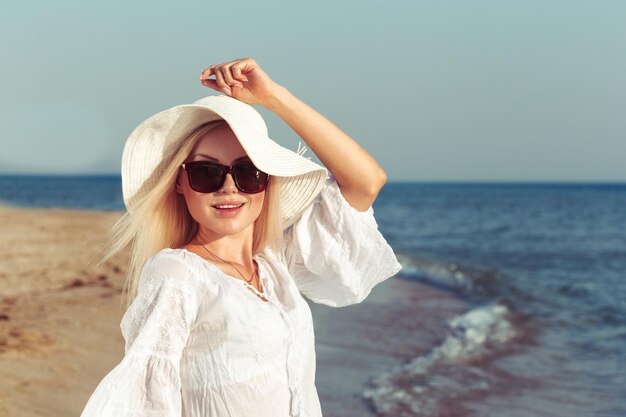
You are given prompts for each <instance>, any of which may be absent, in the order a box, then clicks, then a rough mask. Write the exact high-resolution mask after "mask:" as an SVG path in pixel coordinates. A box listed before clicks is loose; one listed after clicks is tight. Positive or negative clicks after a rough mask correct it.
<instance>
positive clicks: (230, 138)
mask: <svg viewBox="0 0 626 417" xmlns="http://www.w3.org/2000/svg"><path fill="white" fill-rule="evenodd" d="M246 156H247V155H246V152H245V151H244V149H243V147H242V146H241V144H240V143H239V141H238V140H237V137H236V136H235V134H234V133H233V131H232V130H231V129H230V127H228V126H223V125H220V126H218V127H216V128H214V129H213V130H211V131H210V132H207V133H206V134H205V135H204V136H203V137H201V138H200V140H199V141H198V143H197V144H196V146H195V147H194V149H193V150H192V151H191V153H190V154H189V156H188V157H187V158H186V159H185V162H191V161H207V160H210V161H215V162H219V163H221V164H223V165H233V163H234V161H235V160H236V159H238V158H242V157H246ZM176 192H178V193H181V194H183V195H184V196H185V201H186V202H187V208H188V209H189V212H190V214H191V216H192V217H193V218H194V219H195V220H196V221H197V222H198V225H199V227H200V231H199V233H200V234H201V236H203V237H205V238H211V239H215V238H219V237H221V236H224V235H237V234H240V235H241V236H242V237H244V236H246V235H247V234H248V233H250V236H251V235H252V230H253V226H254V221H255V220H256V219H257V218H258V217H259V214H260V213H261V208H262V207H263V200H264V198H265V191H262V192H260V193H257V194H246V193H244V192H242V191H239V189H238V188H237V187H236V186H235V182H234V180H233V177H232V175H231V174H226V181H224V184H223V185H222V188H220V189H219V190H217V191H215V192H213V193H206V194H204V193H199V192H196V191H194V190H193V189H192V188H191V186H190V185H189V178H188V177H187V173H186V172H185V171H183V170H182V169H181V172H180V174H179V177H178V181H177V183H176ZM224 203H233V204H240V203H243V206H242V207H241V208H240V209H239V210H237V211H236V212H234V213H233V212H232V211H231V212H227V211H225V210H220V209H218V208H216V207H215V206H216V205H217V204H224Z"/></svg>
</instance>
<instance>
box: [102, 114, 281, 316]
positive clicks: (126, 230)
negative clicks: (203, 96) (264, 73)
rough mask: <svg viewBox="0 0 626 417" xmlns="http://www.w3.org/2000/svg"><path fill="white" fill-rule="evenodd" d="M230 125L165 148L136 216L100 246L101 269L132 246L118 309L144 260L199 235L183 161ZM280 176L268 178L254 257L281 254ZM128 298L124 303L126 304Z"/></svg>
mask: <svg viewBox="0 0 626 417" xmlns="http://www.w3.org/2000/svg"><path fill="white" fill-rule="evenodd" d="M222 125H226V126H228V124H227V123H226V121H224V120H217V121H212V122H208V123H205V124H203V125H200V126H198V127H197V128H196V129H195V130H194V131H193V132H191V134H189V136H188V137H187V138H186V139H185V140H183V141H182V142H181V144H180V145H179V146H177V147H175V148H173V149H169V150H166V152H165V154H164V156H163V160H162V165H164V168H163V169H162V170H161V172H160V173H159V174H158V178H157V182H156V184H155V185H154V187H152V188H151V189H150V191H149V192H148V193H147V194H146V195H145V196H144V197H142V198H141V200H140V201H139V202H138V203H137V205H136V207H135V209H134V211H133V213H132V214H131V213H129V212H128V211H127V212H126V213H124V215H123V216H122V217H121V218H120V219H119V220H118V221H117V223H115V225H114V226H113V227H112V229H111V230H110V232H109V236H108V238H107V239H106V241H105V243H104V244H103V246H102V248H101V252H102V251H105V255H104V256H103V257H102V258H101V259H100V261H99V262H98V265H101V264H102V263H103V262H105V261H106V260H107V259H109V258H111V257H112V256H113V255H115V254H116V253H117V252H119V251H121V250H123V249H125V248H126V246H127V245H128V244H129V243H130V244H131V252H130V259H129V263H128V269H127V271H128V272H127V276H126V280H125V285H124V289H123V291H122V298H121V300H120V302H121V304H120V307H122V306H124V304H125V308H124V310H126V309H128V307H129V306H130V305H131V304H132V302H133V300H134V299H135V297H136V296H137V287H138V284H139V282H138V281H139V276H140V274H141V270H142V269H143V265H144V264H145V262H146V260H147V259H148V258H150V257H151V256H152V255H154V254H156V253H157V252H158V251H160V250H161V249H164V248H168V247H171V248H179V247H182V246H185V245H186V244H188V243H189V242H190V241H191V240H192V239H193V238H194V237H195V236H196V234H197V233H198V230H199V226H198V223H197V222H196V220H195V219H194V218H193V217H192V216H191V214H190V213H189V210H188V209H187V204H186V202H185V197H184V195H182V194H180V193H178V192H176V190H175V187H176V181H177V179H178V176H179V175H180V173H181V172H182V171H181V168H180V166H181V164H182V163H183V162H184V161H185V159H186V158H187V157H188V155H189V154H190V153H191V151H192V150H193V149H194V147H195V145H196V144H197V142H198V141H199V140H200V138H202V137H203V136H204V135H205V134H206V133H208V132H210V131H211V130H213V129H215V128H216V127H218V126H222ZM280 181H281V178H280V177H275V176H273V175H272V176H270V179H269V184H268V186H267V189H266V190H265V198H264V200H263V207H262V208H261V212H260V214H259V217H258V218H257V219H256V220H255V222H254V227H253V238H252V253H253V255H255V254H257V253H258V252H260V251H261V250H262V249H264V248H265V247H268V248H269V249H271V250H273V251H275V252H279V250H280V246H281V244H282V238H283V232H282V228H281V219H280V201H279V198H280ZM124 299H125V300H126V303H124Z"/></svg>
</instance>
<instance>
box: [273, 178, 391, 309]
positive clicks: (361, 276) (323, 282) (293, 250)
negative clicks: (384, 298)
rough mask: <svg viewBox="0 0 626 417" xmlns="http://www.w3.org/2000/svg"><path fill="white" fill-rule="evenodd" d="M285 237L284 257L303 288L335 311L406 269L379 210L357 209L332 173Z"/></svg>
mask: <svg viewBox="0 0 626 417" xmlns="http://www.w3.org/2000/svg"><path fill="white" fill-rule="evenodd" d="M284 237H285V239H284V242H283V256H284V259H285V262H286V263H287V267H288V270H289V272H290V273H291V275H292V277H293V279H294V281H295V283H296V286H297V287H298V290H299V291H300V292H301V293H302V294H303V295H305V296H306V297H307V298H309V299H310V300H311V301H313V302H316V303H320V304H326V305H328V306H331V307H343V306H347V305H351V304H357V303H360V302H361V301H363V300H364V299H365V298H366V297H367V296H368V295H369V294H370V292H371V290H372V288H373V287H374V286H376V285H377V284H378V283H380V282H382V281H384V280H385V279H387V278H389V277H391V276H393V275H395V274H396V273H397V272H398V271H400V269H401V268H402V266H401V265H400V263H399V262H398V260H397V258H396V255H395V254H394V252H393V249H392V248H391V247H390V246H389V244H388V243H387V241H386V240H385V238H384V237H383V235H382V234H381V233H380V231H379V230H378V224H377V223H376V219H375V218H374V209H373V208H372V207H371V206H370V207H369V208H368V209H367V210H366V211H359V210H357V209H356V208H354V207H352V206H351V205H350V204H349V203H348V201H347V200H346V199H345V198H344V197H343V194H341V191H340V189H339V186H338V185H337V181H336V180H335V177H334V176H332V175H331V176H330V177H329V178H328V179H327V180H326V183H325V184H324V187H323V188H322V191H321V192H320V194H318V195H317V197H316V198H315V200H314V202H313V203H312V204H311V205H310V206H309V207H307V209H306V210H305V211H304V212H303V213H302V216H301V217H300V218H299V219H298V220H297V221H296V222H295V223H294V224H293V225H291V226H290V227H289V228H287V230H286V231H285V236H284Z"/></svg>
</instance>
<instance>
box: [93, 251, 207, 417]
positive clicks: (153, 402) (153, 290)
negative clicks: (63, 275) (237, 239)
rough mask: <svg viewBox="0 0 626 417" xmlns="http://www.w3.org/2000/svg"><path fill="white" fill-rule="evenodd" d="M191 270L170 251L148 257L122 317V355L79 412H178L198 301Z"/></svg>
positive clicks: (100, 416) (107, 416)
mask: <svg viewBox="0 0 626 417" xmlns="http://www.w3.org/2000/svg"><path fill="white" fill-rule="evenodd" d="M191 278H192V277H191V273H190V271H189V270H188V269H187V267H186V266H185V265H184V264H183V263H182V262H181V261H180V260H178V259H176V258H174V257H172V256H159V255H158V254H157V255H155V256H153V257H152V258H149V259H148V260H147V261H146V263H145V264H144V267H143V269H142V272H141V274H140V278H139V285H138V293H137V297H136V298H135V300H134V301H133V302H132V304H131V305H130V306H129V308H128V310H127V311H126V313H125V314H124V317H123V318H122V322H121V325H120V326H121V329H122V334H123V336H124V339H125V341H126V344H125V355H124V358H123V359H122V361H121V362H120V363H119V364H118V365H117V366H116V367H115V368H114V369H113V370H111V371H110V372H109V373H108V374H107V375H106V376H105V377H104V379H103V380H102V381H101V382H100V384H99V385H98V386H97V387H96V389H95V391H94V392H93V394H92V395H91V397H90V399H89V401H88V402H87V405H86V406H85V409H84V410H83V413H82V414H81V417H96V416H97V417H130V416H146V417H148V416H150V417H156V416H158V417H180V416H181V414H182V399H181V393H180V389H181V386H180V373H179V371H180V359H181V356H182V352H183V349H184V347H185V345H186V342H187V338H188V336H189V333H190V328H191V327H192V325H193V323H194V322H195V317H196V314H197V308H198V304H197V301H196V298H195V297H194V295H193V294H194V291H193V289H192V288H191V285H192V284H191Z"/></svg>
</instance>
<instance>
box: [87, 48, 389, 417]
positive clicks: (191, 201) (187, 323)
mask: <svg viewBox="0 0 626 417" xmlns="http://www.w3.org/2000/svg"><path fill="white" fill-rule="evenodd" d="M210 77H214V78H210ZM200 79H201V82H202V84H203V85H204V86H206V87H209V88H212V89H215V90H218V91H220V92H222V93H224V94H219V95H213V96H209V97H206V98H204V99H201V100H198V101H196V102H195V103H192V104H185V105H180V106H176V107H173V108H170V109H168V110H165V111H162V112H160V113H158V114H156V115H154V116H152V117H150V118H148V119H147V120H145V121H144V122H142V123H141V124H140V125H139V126H138V127H137V128H136V129H135V130H134V131H133V132H132V133H131V135H130V137H129V138H128V141H127V143H126V146H125V148H124V153H123V156H122V186H123V194H124V202H125V205H126V207H127V213H125V215H124V216H123V217H122V218H121V219H120V221H119V222H118V223H117V224H116V225H115V228H114V230H113V237H112V240H111V243H110V248H109V250H108V252H107V254H106V255H105V257H104V259H103V260H105V259H108V258H109V257H110V256H111V255H113V254H114V253H116V252H117V251H119V250H121V249H123V248H124V247H126V246H127V245H128V244H131V259H130V265H129V269H128V277H127V282H126V288H125V293H126V296H127V303H126V307H127V310H126V311H125V314H124V317H123V319H122V323H121V328H122V334H123V336H124V339H125V341H126V345H125V356H124V358H123V360H122V361H121V362H120V363H119V364H118V365H117V366H116V367H115V368H114V369H113V370H111V371H110V372H109V373H108V374H107V375H106V376H105V377H104V379H103V380H102V381H101V382H100V384H99V385H98V386H97V387H96V389H95V391H94V392H93V394H92V395H91V397H90V399H89V401H88V403H87V404H86V407H85V409H84V411H83V413H82V417H96V416H97V417H130V416H168V417H174V416H176V417H179V416H181V415H182V416H185V417H225V416H233V417H234V416H236V417H246V416H249V417H278V416H281V417H282V416H292V417H297V416H303V417H304V416H307V417H318V416H321V415H322V413H321V407H320V403H319V398H318V394H317V391H316V388H315V351H314V334H313V323H312V316H311V311H310V308H309V306H308V304H307V302H306V301H305V300H304V298H303V295H304V296H306V297H307V298H309V299H310V300H311V301H313V302H316V303H322V304H326V305H328V306H333V307H341V306H346V305H350V304H355V303H359V302H361V301H362V300H363V299H364V298H365V297H366V296H367V295H368V294H369V293H370V291H371V290H372V288H373V287H374V286H375V285H377V284H378V283H380V282H381V281H383V280H385V279H387V278H389V277H391V276H393V275H394V274H396V273H397V272H398V271H399V270H400V268H401V266H400V264H399V263H398V262H397V259H396V257H395V255H394V253H393V251H392V249H391V247H390V246H389V245H388V244H387V242H386V241H385V239H384V237H383V236H382V235H381V234H380V232H379V231H378V226H377V223H376V220H375V219H374V213H373V210H372V207H371V206H372V203H373V202H374V200H375V198H376V196H377V194H378V192H379V191H380V189H381V188H382V186H383V185H384V183H385V181H386V176H385V172H384V171H383V169H382V168H381V167H380V166H379V165H378V164H377V163H376V161H375V160H374V158H372V156H371V155H369V154H368V153H367V152H366V151H365V150H364V149H363V148H362V147H361V146H359V145H358V144H357V142H355V141H354V140H353V139H351V138H350V137H349V136H348V135H346V134H345V133H344V132H342V131H341V130H340V129H339V128H337V127H336V126H335V125H334V124H332V123H331V122H330V121H328V120H327V119H326V118H324V117H323V116H322V115H320V114H319V113H317V112H316V111H315V110H313V109H312V108H311V107H309V106H307V105H306V104H305V103H303V102H302V101H300V100H299V99H298V98H296V97H295V96H294V95H292V94H291V93H290V92H289V91H288V90H287V89H286V88H285V87H283V86H281V85H279V84H277V83H276V82H274V81H273V80H271V79H270V78H269V77H268V75H267V74H266V73H265V72H264V71H263V70H262V69H261V67H260V66H259V64H258V63H257V62H256V61H255V60H254V59H252V58H244V59H236V60H233V61H229V62H226V63H222V64H216V65H211V66H210V67H208V68H207V69H206V70H204V71H203V72H202V74H201V76H200ZM253 104H256V105H260V106H263V107H265V108H266V109H269V110H271V111H273V112H274V113H275V114H277V115H278V116H279V117H280V118H282V120H284V121H285V122H286V123H287V124H289V126H291V127H292V128H293V129H294V130H295V131H296V133H297V134H298V135H299V136H300V137H301V138H302V139H303V140H304V142H305V143H306V144H307V145H308V146H309V147H310V148H311V149H312V150H313V152H315V154H316V155H317V156H318V157H319V159H320V160H321V161H322V163H323V164H324V166H325V167H324V166H321V165H318V164H316V163H314V162H312V161H311V160H310V159H309V158H305V157H304V156H303V155H301V152H300V151H298V152H297V153H296V152H292V151H290V150H288V149H286V148H284V147H282V146H280V145H278V144H277V143H276V142H274V141H273V140H272V139H270V138H269V136H268V132H267V127H266V125H265V123H264V121H263V119H262V117H261V115H260V114H259V113H258V112H257V111H256V110H255V109H254V108H253V107H252V106H251V105H253ZM328 171H330V174H331V175H329V173H328ZM338 336H339V335H338Z"/></svg>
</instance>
